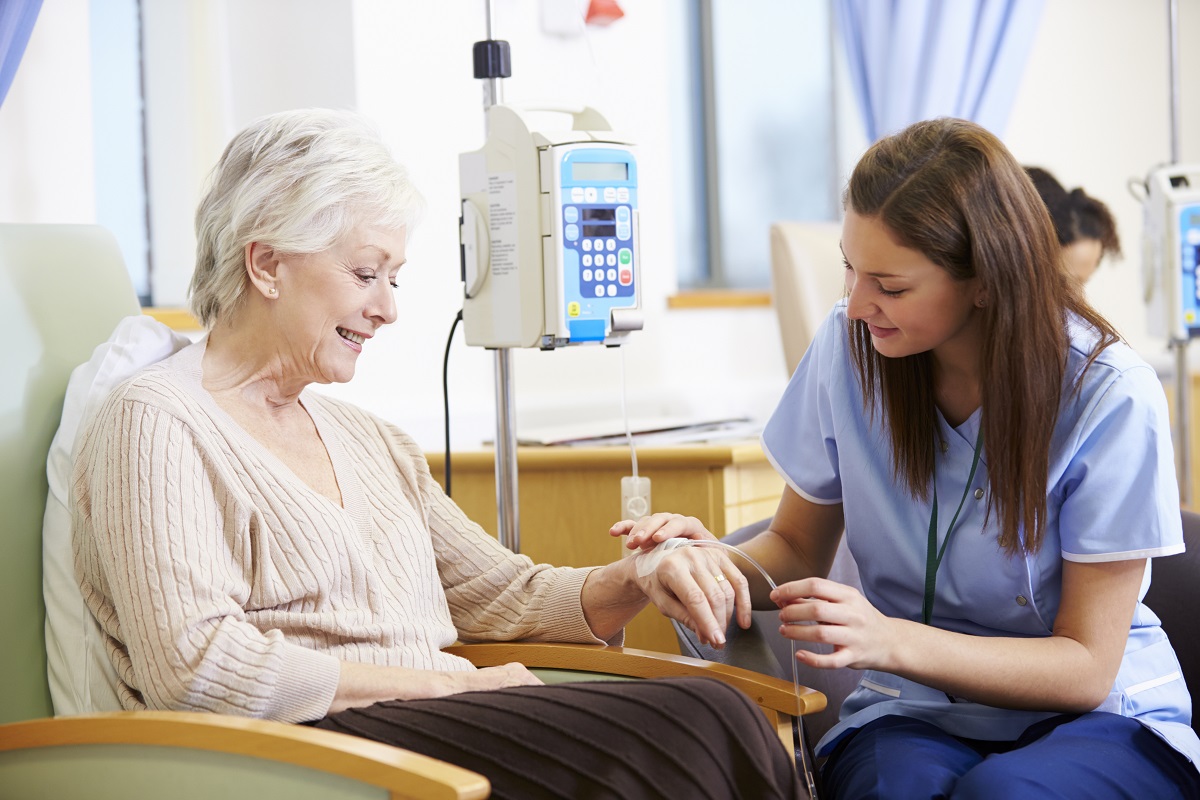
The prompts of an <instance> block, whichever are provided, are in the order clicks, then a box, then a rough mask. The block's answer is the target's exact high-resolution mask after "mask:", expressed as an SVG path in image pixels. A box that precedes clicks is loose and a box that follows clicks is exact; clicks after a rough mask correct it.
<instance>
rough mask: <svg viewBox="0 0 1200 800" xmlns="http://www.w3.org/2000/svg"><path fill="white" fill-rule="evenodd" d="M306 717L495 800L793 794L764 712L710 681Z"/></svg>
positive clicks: (442, 701) (394, 705)
mask: <svg viewBox="0 0 1200 800" xmlns="http://www.w3.org/2000/svg"><path fill="white" fill-rule="evenodd" d="M313 724H314V725H315V726H316V727H319V728H325V729H327V730H332V731H339V732H341V733H349V734H353V735H356V736H362V737H365V738H367V739H373V740H375V741H378V742H384V743H386V744H391V745H396V746H398V747H403V748H406V749H408V750H413V751H416V752H418V753H423V754H425V755H428V756H433V757H434V758H438V759H441V760H443V761H448V762H450V763H453V764H457V765H459V766H461V767H465V768H467V769H470V770H473V771H475V772H478V773H480V774H482V775H485V776H487V778H488V780H490V781H491V783H492V796H493V797H497V798H512V799H513V800H526V798H552V797H553V798H656V797H662V798H714V799H715V798H755V800H764V799H766V798H780V799H783V798H787V799H788V800H791V798H797V797H801V796H802V795H801V792H800V789H799V784H798V783H797V781H796V776H795V765H794V762H793V757H792V755H791V754H789V753H788V752H787V751H786V750H785V749H784V747H783V745H782V744H781V743H780V741H779V738H778V737H777V736H776V735H775V733H774V732H773V731H772V730H771V728H770V726H768V725H767V722H766V719H765V717H764V716H763V714H762V712H760V711H759V710H758V709H757V708H756V707H755V706H754V704H753V703H751V702H750V700H749V699H748V698H747V697H746V696H745V695H743V694H742V693H741V692H739V691H738V690H736V689H733V688H730V687H729V686H727V685H725V684H723V683H721V682H720V681H717V680H713V679H711V678H665V679H661V680H642V681H598V682H591V683H572V684H558V685H551V686H521V687H514V688H510V689H500V690H497V691H491V692H468V693H464V694H457V695H451V696H449V697H443V698H438V699H433V700H409V701H390V702H384V703H376V704H375V705H372V706H368V707H366V708H352V709H349V710H347V711H343V712H341V713H338V714H333V715H330V716H328V717H325V718H324V719H322V720H318V721H317V722H315V723H313Z"/></svg>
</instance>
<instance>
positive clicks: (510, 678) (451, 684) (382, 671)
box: [327, 661, 542, 714]
mask: <svg viewBox="0 0 1200 800" xmlns="http://www.w3.org/2000/svg"><path fill="white" fill-rule="evenodd" d="M541 683H542V682H541V681H540V680H538V678H537V676H536V675H534V674H533V673H532V672H530V671H529V670H528V669H526V668H525V665H524V664H518V663H516V662H513V663H511V664H504V665H503V666H499V667H486V668H484V669H476V670H461V671H457V670H433V669H414V668H412V667H384V666H379V665H377V664H358V663H355V662H352V661H343V662H342V663H341V675H340V677H339V679H338V687H337V693H336V694H335V695H334V697H333V703H332V704H330V706H329V711H328V712H327V713H330V714H336V713H338V712H339V711H345V710H346V709H347V708H355V707H360V706H369V705H371V704H373V703H378V702H380V701H383V700H425V699H428V698H431V697H446V696H447V695H451V694H459V693H460V692H485V691H489V690H491V689H504V688H506V687H508V686H538V685H540V684H541Z"/></svg>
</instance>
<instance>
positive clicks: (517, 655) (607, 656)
mask: <svg viewBox="0 0 1200 800" xmlns="http://www.w3.org/2000/svg"><path fill="white" fill-rule="evenodd" d="M446 652H448V653H453V654H454V655H457V656H461V657H463V658H465V659H467V660H468V661H470V662H471V663H472V664H474V665H475V666H477V667H495V666H499V665H501V664H507V663H509V662H512V661H519V662H520V663H522V664H524V665H525V666H526V667H529V668H530V669H567V670H575V671H579V672H597V673H604V674H608V675H625V676H629V677H634V678H666V677H675V676H703V677H709V678H717V679H718V680H721V681H724V682H725V683H727V684H729V685H731V686H733V687H734V688H735V689H739V690H740V691H741V692H742V693H743V694H745V695H746V696H748V697H749V698H750V699H751V700H753V701H754V702H755V703H756V704H757V705H758V706H759V707H760V708H762V709H765V710H770V711H775V712H778V713H782V714H787V715H789V716H793V717H798V716H803V715H805V714H813V713H816V712H818V711H820V710H821V709H823V708H825V695H823V694H821V693H820V692H818V691H816V690H814V689H809V688H808V687H806V686H801V687H800V693H799V694H797V693H796V687H795V686H794V685H793V684H792V683H791V682H789V681H785V680H781V679H779V678H773V677H771V676H769V675H763V674H762V673H759V672H752V671H750V670H747V669H742V668H740V667H731V666H729V665H727V664H718V663H716V662H712V661H701V660H700V659H696V658H687V657H686V656H676V655H668V654H666V653H656V652H653V651H650V650H637V649H634V648H631V647H611V646H606V645H591V644H546V643H541V642H496V643H483V644H458V645H453V646H452V647H447V648H446Z"/></svg>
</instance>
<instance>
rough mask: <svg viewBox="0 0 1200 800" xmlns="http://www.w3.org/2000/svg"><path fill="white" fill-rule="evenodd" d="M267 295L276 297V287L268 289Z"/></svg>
mask: <svg viewBox="0 0 1200 800" xmlns="http://www.w3.org/2000/svg"><path fill="white" fill-rule="evenodd" d="M267 294H269V295H271V296H272V297H274V296H275V287H274V286H272V287H271V288H270V289H267Z"/></svg>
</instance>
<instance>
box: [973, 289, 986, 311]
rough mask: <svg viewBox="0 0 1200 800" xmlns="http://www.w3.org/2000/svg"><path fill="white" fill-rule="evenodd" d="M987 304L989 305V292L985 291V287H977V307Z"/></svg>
mask: <svg viewBox="0 0 1200 800" xmlns="http://www.w3.org/2000/svg"><path fill="white" fill-rule="evenodd" d="M986 305H987V292H986V291H984V290H983V289H977V290H976V291H975V307H976V308H983V307H984V306H986Z"/></svg>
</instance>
